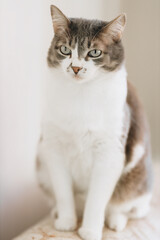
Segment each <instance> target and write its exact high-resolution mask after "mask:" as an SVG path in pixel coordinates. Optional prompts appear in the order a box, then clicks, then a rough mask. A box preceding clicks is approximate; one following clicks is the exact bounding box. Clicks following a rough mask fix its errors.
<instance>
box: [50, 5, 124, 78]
mask: <svg viewBox="0 0 160 240" xmlns="http://www.w3.org/2000/svg"><path fill="white" fill-rule="evenodd" d="M51 16H52V21H53V28H54V38H53V40H52V43H51V47H50V49H49V52H48V64H49V66H50V67H53V68H56V67H60V68H61V69H62V70H63V72H64V73H65V74H66V75H67V76H68V77H69V78H70V79H72V80H75V81H76V82H86V81H88V80H91V79H92V78H93V77H94V76H95V75H97V74H99V73H102V72H105V71H107V72H111V71H115V70H116V69H118V68H119V67H120V66H121V64H122V63H123V60H124V49H123V46H122V43H121V37H122V32H123V30H124V27H125V23H126V16H125V14H121V15H120V16H118V17H117V18H115V19H114V20H113V21H111V22H104V21H98V20H86V19H78V18H67V17H66V16H65V15H64V14H63V13H62V12H61V11H60V10H59V9H58V8H57V7H55V6H53V5H52V6H51Z"/></svg>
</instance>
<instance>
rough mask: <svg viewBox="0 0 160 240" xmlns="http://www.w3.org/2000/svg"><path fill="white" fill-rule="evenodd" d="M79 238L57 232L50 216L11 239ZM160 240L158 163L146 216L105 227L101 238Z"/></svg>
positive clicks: (69, 233)
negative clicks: (119, 228)
mask: <svg viewBox="0 0 160 240" xmlns="http://www.w3.org/2000/svg"><path fill="white" fill-rule="evenodd" d="M69 239H70V240H71V239H75V240H80V237H79V236H78V235H77V232H76V231H74V232H58V231H56V230H55V229H54V227H53V222H52V219H51V217H50V216H47V217H46V218H45V219H44V220H42V221H41V222H39V223H38V224H36V225H35V226H33V227H31V228H30V229H28V230H27V231H26V232H24V233H23V234H21V235H20V236H19V237H16V238H14V239H13V240H69ZM107 239H108V240H160V164H156V165H155V187H154V196H153V199H152V207H151V211H150V213H149V214H148V216H147V217H146V218H144V219H141V220H132V221H129V223H128V225H127V228H126V229H125V230H124V231H123V232H120V233H116V232H114V231H111V230H109V229H107V228H104V231H103V240H107Z"/></svg>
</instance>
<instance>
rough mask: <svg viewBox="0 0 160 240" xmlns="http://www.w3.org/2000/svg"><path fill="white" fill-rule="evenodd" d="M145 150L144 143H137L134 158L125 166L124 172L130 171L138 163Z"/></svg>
mask: <svg viewBox="0 0 160 240" xmlns="http://www.w3.org/2000/svg"><path fill="white" fill-rule="evenodd" d="M144 152H145V149H144V146H143V145H142V144H137V145H136V146H135V147H134V150H133V155H132V159H131V161H130V162H129V163H128V164H127V165H126V167H125V168H124V173H128V172H130V171H131V170H132V169H133V168H134V167H135V166H136V165H137V163H138V162H139V160H140V159H141V158H142V157H143V155H144Z"/></svg>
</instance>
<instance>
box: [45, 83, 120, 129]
mask: <svg viewBox="0 0 160 240" xmlns="http://www.w3.org/2000/svg"><path fill="white" fill-rule="evenodd" d="M51 91H52V92H51ZM117 91H119V89H118V87H117V86H116V85H115V84H113V83H110V84H108V85H107V84H104V87H102V86H101V85H100V86H99V85H95V86H94V85H93V86H91V87H87V86H83V87H82V86H76V87H75V86H74V87H73V88H71V87H70V86H69V87H68V86H67V87H66V88H65V87H64V86H63V87H61V88H60V87H57V86H54V87H52V88H50V89H49V94H48V97H47V103H46V112H45V118H46V119H47V120H49V121H52V122H53V123H54V124H55V125H57V126H59V127H61V128H62V129H63V130H65V131H70V132H72V131H76V130H77V129H79V130H84V131H85V130H86V131H87V130H88V129H92V130H93V129H94V130H98V129H107V128H108V129H111V128H110V127H111V125H114V122H115V120H116V122H118V118H119V119H121V117H122V105H123V103H124V95H123V93H122V95H120V94H119V93H118V94H117Z"/></svg>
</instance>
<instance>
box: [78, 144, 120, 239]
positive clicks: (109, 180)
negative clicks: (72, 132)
mask: <svg viewBox="0 0 160 240" xmlns="http://www.w3.org/2000/svg"><path fill="white" fill-rule="evenodd" d="M101 143H102V144H99V145H98V147H96V148H95V150H94V154H93V157H94V165H93V170H92V175H91V182H90V186H89V192H88V196H87V201H86V205H85V211H84V217H83V222H82V227H81V228H80V229H79V235H80V236H81V237H82V239H84V240H100V239H101V237H102V230H103V225H104V215H105V209H106V206H107V203H108V202H109V200H110V197H111V195H112V193H113V191H114V188H115V185H116V183H117V181H118V179H119V177H120V175H121V172H122V169H123V165H124V154H123V152H122V151H121V150H120V148H119V146H117V144H116V141H115V142H114V141H113V142H110V143H107V144H104V143H103V141H101Z"/></svg>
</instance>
